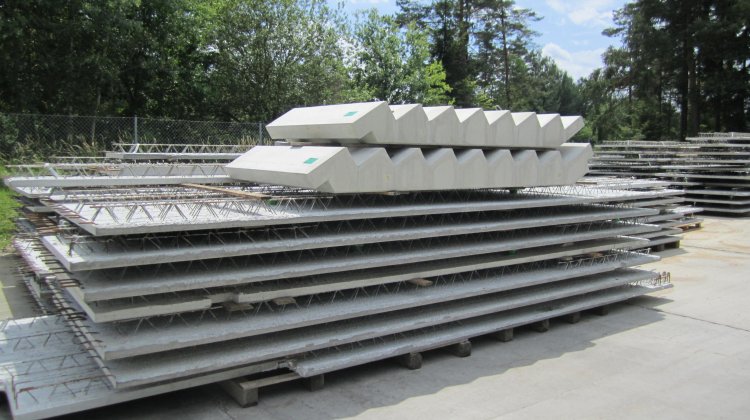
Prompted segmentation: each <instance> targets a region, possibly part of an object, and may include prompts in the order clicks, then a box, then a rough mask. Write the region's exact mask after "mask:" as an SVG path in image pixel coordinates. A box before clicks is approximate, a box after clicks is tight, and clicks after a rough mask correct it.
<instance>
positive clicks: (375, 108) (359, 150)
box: [227, 102, 592, 193]
mask: <svg viewBox="0 0 750 420" xmlns="http://www.w3.org/2000/svg"><path fill="white" fill-rule="evenodd" d="M582 126H583V120H582V119H581V118H580V117H560V116H559V115H557V114H540V115H537V114H535V113H533V112H524V113H511V112H509V111H483V110H482V109H479V108H473V109H454V108H453V107H450V106H440V107H422V106H421V105H391V106H388V104H387V103H386V102H370V103H358V104H344V105H329V106H319V107H310V108H295V109H293V110H291V111H289V112H287V113H286V114H284V115H282V116H281V117H280V118H278V119H277V120H276V121H274V122H272V123H271V124H269V125H268V126H267V130H268V133H269V134H270V136H271V138H273V139H277V140H284V141H287V142H289V143H291V144H289V145H277V146H256V147H254V148H253V149H251V150H250V151H248V152H247V153H245V154H243V155H242V156H240V157H239V158H237V159H236V160H234V161H233V162H231V163H230V164H229V165H227V171H228V173H229V175H230V176H232V177H233V178H235V179H238V180H244V181H251V182H259V183H271V184H281V185H287V186H291V187H299V188H309V189H314V190H317V191H323V192H330V193H365V192H384V191H428V190H453V189H480V188H509V187H531V186H543V185H570V184H572V183H574V182H575V181H576V180H577V179H578V178H580V177H581V176H583V174H584V173H585V172H586V163H587V162H588V159H589V158H590V157H591V153H592V152H591V148H590V146H589V145H588V144H576V143H572V144H563V143H564V142H565V141H567V140H568V139H570V138H571V137H572V136H573V135H574V134H575V133H576V132H577V131H578V130H580V129H581V127H582Z"/></svg>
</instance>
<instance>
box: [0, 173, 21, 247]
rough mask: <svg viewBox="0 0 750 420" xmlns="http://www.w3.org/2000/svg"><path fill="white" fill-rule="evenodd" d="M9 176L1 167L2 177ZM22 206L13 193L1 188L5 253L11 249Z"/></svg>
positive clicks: (0, 233) (0, 223)
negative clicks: (19, 209) (18, 209)
mask: <svg viewBox="0 0 750 420" xmlns="http://www.w3.org/2000/svg"><path fill="white" fill-rule="evenodd" d="M7 174H8V172H7V170H6V169H5V167H4V166H2V165H0V177H4V176H6V175H7ZM19 206H20V204H19V203H18V202H17V201H16V199H15V198H14V194H13V192H11V191H10V190H9V189H8V188H7V187H5V185H3V186H1V187H0V251H5V250H7V249H8V248H9V247H10V241H11V239H12V238H13V233H14V232H15V230H16V225H15V222H14V220H15V219H16V216H17V215H18V214H17V213H16V209H17V208H18V207H19Z"/></svg>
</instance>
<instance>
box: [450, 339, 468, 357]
mask: <svg viewBox="0 0 750 420" xmlns="http://www.w3.org/2000/svg"><path fill="white" fill-rule="evenodd" d="M448 350H449V351H450V352H451V353H453V355H455V356H456V357H469V356H471V341H469V340H466V341H462V342H460V343H456V344H454V345H452V346H449V347H448Z"/></svg>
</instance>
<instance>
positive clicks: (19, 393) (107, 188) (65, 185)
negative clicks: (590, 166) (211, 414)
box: [0, 113, 670, 418]
mask: <svg viewBox="0 0 750 420" xmlns="http://www.w3.org/2000/svg"><path fill="white" fill-rule="evenodd" d="M459 114H460V113H459ZM534 118H537V117H536V116H534ZM545 119H549V120H555V118H547V117H545V118H540V119H539V120H540V121H541V120H545ZM557 119H558V120H559V117H557ZM340 129H341V128H340ZM341 130H343V129H341ZM336 132H337V131H327V132H325V134H322V135H325V136H328V137H331V138H336V139H338V140H340V142H341V143H345V141H344V140H346V139H347V138H348V137H346V138H344V137H343V136H344V135H343V134H342V135H341V136H339V137H335V136H334V134H335V133H336ZM332 133H333V134H332ZM535 133H536V132H535ZM558 134H559V135H560V136H567V135H568V134H567V133H564V132H562V131H559V130H558ZM350 135H353V136H362V137H363V138H372V136H369V135H368V134H367V133H365V134H362V132H359V131H356V132H354V134H350ZM292 139H293V140H295V141H296V140H299V139H296V138H292ZM314 140H315V141H316V142H318V141H320V140H321V139H319V138H314ZM553 140H554V139H553ZM513 141H514V142H516V143H514V144H516V146H518V145H520V144H522V143H523V137H520V138H519V139H518V140H513ZM545 141H547V140H545ZM556 141H557V142H561V140H560V139H557V140H556ZM552 143H555V141H553V142H552ZM529 144H530V145H531V146H530V147H531V149H528V150H536V149H534V147H544V146H546V145H548V144H549V143H544V142H539V137H538V136H537V135H536V134H535V137H534V138H533V139H529ZM440 146H443V145H440ZM277 147H279V148H280V150H283V149H287V146H277ZM294 147H300V148H301V149H304V148H306V147H308V146H294ZM321 147H332V148H339V147H340V146H330V145H325V146H321ZM483 147H484V148H486V149H491V148H492V147H491V146H488V145H484V146H483ZM436 148H439V147H437V146H436ZM544 150H547V149H544ZM200 165H205V164H199V165H198V166H200ZM173 166H174V169H173V170H169V169H164V168H163V167H166V166H165V164H155V163H147V164H133V163H119V164H115V165H113V166H112V167H111V168H109V170H104V169H102V168H97V169H96V171H95V172H87V173H84V174H64V173H63V174H61V173H60V172H59V171H58V170H57V169H54V168H53V169H50V168H47V169H46V172H43V173H37V174H24V175H23V176H19V177H14V178H9V179H7V180H6V183H7V184H8V185H9V186H11V187H12V188H14V189H15V190H16V191H18V192H19V193H20V194H22V195H23V196H25V197H26V199H27V200H29V202H33V203H37V204H38V207H43V208H44V212H46V213H44V212H32V211H31V209H29V210H26V212H27V213H26V216H25V217H23V218H22V220H20V221H19V224H20V225H21V226H22V227H23V233H22V234H19V235H18V237H17V238H16V239H15V241H14V245H15V247H16V250H17V251H18V253H19V255H20V256H21V257H22V258H23V260H24V261H25V264H26V267H25V269H24V274H25V275H26V276H27V277H28V280H29V282H30V283H33V284H35V285H36V287H38V288H39V289H40V290H43V291H44V295H43V296H44V297H45V298H46V299H48V300H49V301H50V304H51V305H52V306H53V307H54V308H56V309H57V311H58V312H59V315H55V316H46V317H41V318H33V319H24V320H14V321H11V322H7V323H5V324H3V325H2V328H0V331H1V332H2V337H0V338H2V339H0V350H2V352H1V354H2V357H0V363H1V364H2V365H3V367H4V369H3V371H2V373H0V376H1V377H2V380H3V383H4V385H5V387H4V390H5V392H6V394H7V395H8V397H9V398H8V399H9V402H10V403H9V406H10V409H11V411H12V413H13V415H14V416H16V417H17V418H38V417H43V416H50V415H59V414H64V413H70V412H76V411H81V410H85V409H88V408H92V407H97V406H102V405H107V404H113V403H116V402H120V401H125V400H129V399H134V398H140V397H144V396H148V395H155V394H159V393H163V392H168V391H172V390H175V389H182V388H186V387H190V386H196V385H200V384H205V383H212V382H218V381H224V380H229V379H233V378H238V377H243V376H245V375H249V374H253V373H259V372H266V373H267V374H269V373H274V374H279V375H280V376H279V377H283V378H319V377H320V375H321V374H324V373H326V372H330V371H333V370H338V369H342V368H345V367H349V366H354V365H358V364H363V363H368V362H371V361H375V360H382V359H386V358H391V357H397V356H404V355H415V354H418V353H419V352H421V351H425V350H429V349H434V348H439V347H444V346H449V345H456V344H461V345H462V346H463V347H462V348H463V349H464V351H465V350H466V346H467V344H468V342H467V340H469V339H471V338H473V337H477V336H481V335H486V334H494V333H498V332H502V336H503V337H505V338H506V339H507V338H508V337H509V336H512V330H513V328H515V327H518V326H522V325H527V324H533V323H545V322H548V320H549V319H550V318H555V317H560V316H564V315H576V314H579V313H580V312H581V311H583V310H586V309H592V308H597V307H602V306H605V305H608V304H610V303H614V302H618V301H622V300H625V299H628V298H630V297H634V296H639V295H643V294H646V293H649V292H652V291H654V290H659V289H663V288H667V287H670V284H669V281H668V278H667V277H666V276H665V275H663V274H660V273H655V272H651V271H646V270H641V269H637V268H633V267H635V266H638V265H640V264H644V263H649V262H653V261H656V260H658V257H657V256H653V255H650V254H648V253H646V252H639V251H638V250H639V249H643V248H645V247H648V246H649V241H648V240H647V239H643V238H642V236H643V235H648V234H650V233H652V232H658V231H660V230H661V229H662V227H661V226H658V225H656V224H651V223H647V222H646V221H647V220H648V219H647V218H649V217H653V216H656V215H657V214H658V213H659V211H658V210H656V209H653V208H639V207H638V206H637V205H632V204H633V203H638V202H643V201H648V200H658V199H662V198H663V197H664V194H663V192H662V191H655V190H653V189H642V190H623V189H615V188H610V186H606V185H599V186H590V185H589V186H580V185H579V186H575V185H572V186H552V187H528V188H522V186H517V188H513V189H473V190H461V189H455V188H446V189H444V190H437V191H422V192H404V193H370V192H364V193H352V194H332V193H328V192H320V191H314V190H310V189H298V188H290V187H278V186H273V185H257V184H254V183H248V182H238V181H237V180H236V179H231V178H228V177H227V176H226V174H224V173H220V172H218V171H212V170H208V168H204V167H203V166H200V167H201V169H200V170H199V171H200V174H199V175H196V170H197V169H194V166H195V165H193V166H190V165H186V164H185V163H179V164H175V165H173ZM31 169H34V170H37V169H38V168H31ZM204 171H205V172H204ZM181 177H182V178H184V182H176V178H181ZM159 178H161V179H164V182H163V183H160V182H159ZM125 180H127V181H128V182H130V183H126V182H124V181H125ZM136 180H138V181H136ZM62 181H65V182H62ZM139 182H140V183H139ZM514 182H519V181H514ZM97 183H98V184H97ZM185 184H187V185H185ZM433 185H434V184H433ZM626 203H631V205H626ZM37 210H38V209H37ZM571 319H572V320H575V319H577V318H576V317H575V316H573V317H571ZM509 334H511V335H509ZM22 349H25V351H21V350H22ZM232 383H236V382H228V383H227V387H229V388H230V389H232V388H231V386H232V385H230V384H232Z"/></svg>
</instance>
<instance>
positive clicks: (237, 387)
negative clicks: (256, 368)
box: [219, 372, 299, 407]
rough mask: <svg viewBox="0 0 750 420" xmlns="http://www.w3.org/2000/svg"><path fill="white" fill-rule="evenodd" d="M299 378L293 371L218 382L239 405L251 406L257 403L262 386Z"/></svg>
mask: <svg viewBox="0 0 750 420" xmlns="http://www.w3.org/2000/svg"><path fill="white" fill-rule="evenodd" d="M295 379H299V375H297V374H296V373H294V372H289V373H281V374H278V375H273V376H267V377H262V378H258V379H250V378H237V379H230V380H228V381H223V382H219V385H220V386H221V387H222V388H223V389H224V391H226V392H227V394H229V395H230V396H231V397H232V398H233V399H234V400H235V401H237V404H239V405H240V407H251V406H254V405H257V404H258V389H260V388H263V387H264V386H269V385H274V384H280V383H282V382H288V381H293V380H295Z"/></svg>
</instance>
